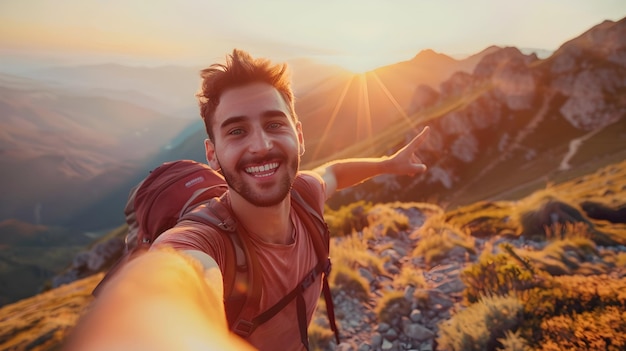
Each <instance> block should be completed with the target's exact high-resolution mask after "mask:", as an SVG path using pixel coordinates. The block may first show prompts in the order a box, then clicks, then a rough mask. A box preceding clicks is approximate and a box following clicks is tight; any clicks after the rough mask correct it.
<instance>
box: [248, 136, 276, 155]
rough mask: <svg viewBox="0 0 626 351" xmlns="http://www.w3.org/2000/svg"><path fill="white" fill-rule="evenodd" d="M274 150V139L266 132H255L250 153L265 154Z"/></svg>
mask: <svg viewBox="0 0 626 351" xmlns="http://www.w3.org/2000/svg"><path fill="white" fill-rule="evenodd" d="M271 148H272V139H271V138H270V136H269V135H268V134H267V133H266V132H265V131H264V130H258V131H255V132H254V133H253V135H252V140H250V152H252V153H261V154H262V153H265V152H267V151H269V150H270V149H271Z"/></svg>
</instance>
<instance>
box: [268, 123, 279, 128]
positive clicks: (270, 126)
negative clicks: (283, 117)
mask: <svg viewBox="0 0 626 351" xmlns="http://www.w3.org/2000/svg"><path fill="white" fill-rule="evenodd" d="M281 126H282V124H281V123H278V122H273V123H270V124H269V125H268V128H269V129H278V128H280V127H281Z"/></svg>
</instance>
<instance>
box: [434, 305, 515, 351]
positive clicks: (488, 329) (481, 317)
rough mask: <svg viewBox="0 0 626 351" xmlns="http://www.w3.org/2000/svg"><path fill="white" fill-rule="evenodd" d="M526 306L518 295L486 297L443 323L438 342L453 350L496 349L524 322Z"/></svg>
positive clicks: (445, 348)
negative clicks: (502, 340) (509, 333)
mask: <svg viewBox="0 0 626 351" xmlns="http://www.w3.org/2000/svg"><path fill="white" fill-rule="evenodd" d="M522 308H523V306H522V303H521V302H520V301H519V300H518V299H517V298H516V297H514V296H493V297H483V298H481V299H480V301H478V302H477V303H474V304H472V305H470V306H468V307H467V308H466V309H464V310H461V311H459V312H458V313H457V314H456V315H454V316H452V318H451V319H449V320H448V321H444V322H442V323H441V324H439V337H438V339H437V343H438V345H439V347H440V348H441V349H443V350H450V351H474V350H475V351H485V350H495V349H496V347H498V346H502V345H501V343H500V342H499V341H498V340H499V339H502V338H504V337H505V335H506V332H507V331H513V330H516V329H517V328H518V326H519V325H520V324H521V321H522V320H521V317H522V313H521V312H522Z"/></svg>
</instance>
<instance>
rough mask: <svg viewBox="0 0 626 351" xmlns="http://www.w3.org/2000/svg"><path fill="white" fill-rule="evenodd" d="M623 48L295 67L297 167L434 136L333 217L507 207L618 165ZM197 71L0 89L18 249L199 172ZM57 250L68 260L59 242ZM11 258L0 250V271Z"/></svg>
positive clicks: (622, 135) (624, 99)
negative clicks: (429, 206)
mask: <svg viewBox="0 0 626 351" xmlns="http://www.w3.org/2000/svg"><path fill="white" fill-rule="evenodd" d="M625 38H626V20H624V19H623V20H620V21H618V22H612V21H606V22H603V23H601V24H598V25H597V26H595V27H593V28H591V29H590V30H589V31H587V32H585V33H583V34H581V35H580V36H579V37H577V38H575V39H572V40H570V41H568V42H566V43H564V44H563V45H562V46H561V47H560V48H559V49H558V50H556V51H555V52H554V53H553V54H552V55H550V56H549V57H547V58H539V57H537V55H535V54H524V53H522V52H521V51H520V50H519V49H517V48H513V47H506V48H501V47H495V46H493V47H489V48H486V49H485V50H483V51H481V52H479V53H477V54H475V55H472V56H469V57H467V58H465V59H461V60H457V59H453V58H451V57H449V56H446V55H444V54H441V53H436V52H434V51H431V50H425V51H422V52H420V53H418V54H417V55H416V56H415V57H414V58H413V59H411V60H408V61H406V62H400V63H397V64H393V65H389V66H385V67H381V68H378V69H376V70H373V71H370V72H367V73H364V74H357V75H355V74H351V73H349V72H347V71H345V70H343V69H341V68H339V67H335V66H328V65H319V64H316V63H314V62H312V61H309V60H297V61H294V62H292V63H291V64H292V66H291V67H292V70H293V78H294V90H295V94H296V99H297V101H296V106H297V107H296V109H297V113H298V115H299V118H300V119H301V121H302V122H303V128H304V135H305V142H306V144H307V152H306V154H305V155H304V159H303V161H304V164H305V167H306V168H311V167H314V166H316V165H319V164H321V163H323V162H325V161H327V160H330V159H333V158H338V157H353V156H372V155H382V154H388V153H390V152H392V151H394V150H395V149H396V148H397V147H399V146H400V145H402V144H403V143H404V142H405V140H407V138H410V137H411V136H412V135H414V134H415V130H418V129H420V128H421V127H423V126H425V125H429V126H431V128H432V133H431V135H430V137H429V140H428V142H427V143H426V145H425V146H424V149H423V152H422V157H423V159H424V161H425V162H426V163H427V164H428V165H429V172H427V173H426V174H425V175H424V176H422V177H418V178H415V179H413V178H408V177H389V176H381V177H377V178H375V179H373V180H372V181H369V182H367V183H365V184H363V185H361V186H359V187H356V188H354V189H351V190H348V191H344V192H342V193H340V194H338V195H336V196H335V197H333V198H332V199H331V201H330V205H331V206H332V207H339V206H341V205H343V204H347V203H351V202H353V201H356V200H368V201H374V202H389V201H396V200H401V201H423V200H427V201H430V202H436V203H438V204H439V205H441V206H444V207H448V208H451V207H454V206H457V205H460V204H467V203H471V202H474V201H477V200H480V199H485V198H512V199H514V198H516V197H520V196H523V195H525V194H528V193H529V192H531V191H533V190H535V189H537V188H540V187H543V186H545V184H546V183H547V182H551V181H554V180H559V179H568V178H571V177H573V176H575V175H579V174H581V173H582V172H586V171H588V170H593V169H597V168H599V167H601V166H604V165H606V164H610V163H612V162H615V161H617V160H622V159H624V158H626V151H625V150H626V148H624V145H626V123H625V122H624V116H626V90H625V88H624V87H626V39H625ZM199 69H200V67H155V68H142V67H125V66H120V65H92V66H77V67H71V66H70V67H52V68H48V69H39V70H37V71H34V72H30V73H22V74H21V75H20V76H15V75H13V76H12V75H8V74H1V75H0V92H1V93H0V123H1V126H2V128H0V169H2V175H1V177H0V193H2V194H3V201H2V203H1V204H0V224H2V225H0V228H4V229H6V228H10V229H7V230H10V231H15V232H14V233H15V234H14V235H16V236H21V235H22V234H21V231H22V230H26V229H24V228H25V227H28V226H29V225H43V226H47V227H48V228H50V230H55V233H57V232H56V231H57V230H59V228H60V229H61V230H63V229H65V230H66V233H67V234H66V235H67V236H68V238H70V237H74V236H76V235H77V234H76V233H83V234H78V235H83V236H87V237H91V236H95V237H97V236H98V235H100V233H102V232H106V231H108V230H110V229H111V228H115V227H118V226H119V225H121V224H122V223H123V206H124V203H125V201H126V197H127V195H128V190H129V189H130V188H131V187H132V186H133V185H134V184H135V183H136V182H137V181H138V180H139V179H140V178H142V177H143V176H145V175H146V174H147V172H148V171H149V170H150V169H152V168H154V167H155V166H156V165H158V164H160V163H161V162H163V161H166V160H173V159H181V158H187V159H195V160H199V161H202V160H204V151H203V146H202V143H203V140H204V138H205V137H206V136H205V132H204V129H203V126H202V124H201V121H200V118H199V117H198V113H197V107H196V102H195V99H194V97H193V94H194V92H195V90H196V88H197V86H198V83H199V80H198V71H199ZM2 221H4V222H2ZM16 221H17V222H16ZM16 223H21V224H19V225H16ZM20 228H21V229H20ZM38 228H40V227H38ZM36 232H37V233H40V234H38V235H45V231H43V232H41V231H36ZM41 233H44V234H41ZM55 238H56V239H55V241H54V242H55V244H54V245H57V246H58V247H59V248H60V247H62V245H63V240H62V239H59V238H62V235H61V234H55ZM17 246H19V241H18V243H16V242H14V241H12V242H0V247H1V248H3V251H0V258H1V256H2V255H3V254H6V253H7V252H9V251H10V250H12V249H14V248H15V247H17ZM7 250H9V251H7ZM12 254H14V252H13V253H12ZM47 268H48V269H49V270H50V272H52V271H53V270H55V269H57V268H58V267H47ZM43 275H49V273H46V274H43ZM0 283H1V282H0Z"/></svg>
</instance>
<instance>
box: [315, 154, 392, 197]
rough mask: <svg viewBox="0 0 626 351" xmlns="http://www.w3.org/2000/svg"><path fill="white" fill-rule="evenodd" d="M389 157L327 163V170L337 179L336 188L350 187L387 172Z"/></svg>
mask: <svg viewBox="0 0 626 351" xmlns="http://www.w3.org/2000/svg"><path fill="white" fill-rule="evenodd" d="M388 160H389V159H388V157H386V156H385V157H377V158H350V159H344V160H337V161H333V162H330V163H327V164H326V165H324V166H323V167H324V168H325V172H331V173H332V174H333V175H334V178H335V180H336V187H335V190H341V189H344V188H349V187H351V186H353V185H356V184H359V183H362V182H364V181H366V180H368V179H370V178H372V177H374V176H377V175H379V174H383V173H387V172H388V171H389V169H388V168H387V167H386V164H387V162H388Z"/></svg>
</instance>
